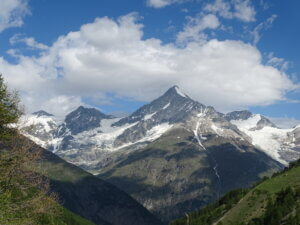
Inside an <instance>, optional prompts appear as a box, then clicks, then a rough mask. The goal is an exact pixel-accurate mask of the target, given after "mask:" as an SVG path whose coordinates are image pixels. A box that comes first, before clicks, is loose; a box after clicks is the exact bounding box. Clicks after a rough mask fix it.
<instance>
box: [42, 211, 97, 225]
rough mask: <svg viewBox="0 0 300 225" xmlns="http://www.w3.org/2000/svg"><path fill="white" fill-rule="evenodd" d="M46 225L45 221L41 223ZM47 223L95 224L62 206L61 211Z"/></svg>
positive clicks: (56, 224)
mask: <svg viewBox="0 0 300 225" xmlns="http://www.w3.org/2000/svg"><path fill="white" fill-rule="evenodd" d="M42 224H43V225H47V223H42ZM48 224H49V225H50V224H51V225H95V224H94V223H92V222H90V221H88V220H86V219H84V218H82V217H80V216H78V215H76V214H74V213H72V212H71V211H69V210H67V209H65V208H62V213H61V214H60V215H59V216H58V217H56V218H55V219H54V220H53V223H48Z"/></svg>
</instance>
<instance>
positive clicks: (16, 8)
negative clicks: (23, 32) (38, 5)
mask: <svg viewBox="0 0 300 225" xmlns="http://www.w3.org/2000/svg"><path fill="white" fill-rule="evenodd" d="M27 2H28V0H1V7H0V32H2V31H3V30H5V29H7V28H10V27H20V26H22V25H23V18H24V16H25V15H27V14H29V13H30V11H29V9H28V5H27Z"/></svg>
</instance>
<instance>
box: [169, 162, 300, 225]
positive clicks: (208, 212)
mask: <svg viewBox="0 0 300 225" xmlns="http://www.w3.org/2000/svg"><path fill="white" fill-rule="evenodd" d="M299 174H300V161H297V162H295V163H292V164H291V166H290V167H289V168H288V169H285V170H284V171H283V172H281V173H276V174H274V175H273V176H272V178H269V179H264V180H263V181H262V182H260V183H258V184H257V185H256V186H254V187H253V188H251V189H244V190H243V189H240V190H236V191H231V192H229V193H228V194H226V195H225V196H224V197H223V198H221V199H220V200H219V201H218V202H216V203H214V204H212V205H210V206H207V207H205V208H203V209H201V210H199V211H196V212H193V213H190V214H188V215H186V217H185V218H181V219H178V220H176V221H174V222H172V223H170V225H186V224H189V225H233V224H234V225H283V224H285V225H299V224H300V175H299Z"/></svg>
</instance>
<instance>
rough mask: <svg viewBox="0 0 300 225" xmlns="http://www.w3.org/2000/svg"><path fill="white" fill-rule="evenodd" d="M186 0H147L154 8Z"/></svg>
mask: <svg viewBox="0 0 300 225" xmlns="http://www.w3.org/2000/svg"><path fill="white" fill-rule="evenodd" d="M185 1H188V0H147V5H148V6H149V7H153V8H163V7H165V6H168V5H171V4H174V3H181V2H185Z"/></svg>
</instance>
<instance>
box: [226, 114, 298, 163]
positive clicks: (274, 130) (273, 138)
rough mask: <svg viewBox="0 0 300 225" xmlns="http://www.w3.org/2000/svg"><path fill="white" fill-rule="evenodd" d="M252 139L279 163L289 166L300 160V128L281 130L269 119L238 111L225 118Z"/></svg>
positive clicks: (254, 143) (253, 142)
mask: <svg viewBox="0 0 300 225" xmlns="http://www.w3.org/2000/svg"><path fill="white" fill-rule="evenodd" d="M224 117H225V118H226V119H228V120H229V121H230V122H231V123H232V124H234V125H236V126H237V127H238V128H239V130H241V131H242V132H244V133H245V134H247V135H248V136H249V137H250V138H251V142H252V144H253V145H255V146H257V147H258V148H260V149H261V150H262V151H264V152H265V153H266V154H268V155H269V156H270V157H272V158H273V159H275V160H277V161H278V162H280V163H282V164H284V165H288V163H289V162H292V161H294V160H295V159H298V158H300V145H299V143H300V142H299V137H300V126H297V127H295V128H291V129H280V128H278V127H276V126H275V125H274V124H273V123H272V122H271V121H270V120H269V119H267V118H266V117H264V116H262V115H259V114H252V113H250V112H248V111H236V112H231V113H228V114H226V115H225V116H224Z"/></svg>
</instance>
